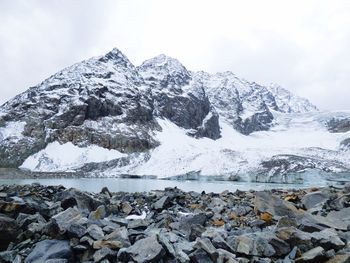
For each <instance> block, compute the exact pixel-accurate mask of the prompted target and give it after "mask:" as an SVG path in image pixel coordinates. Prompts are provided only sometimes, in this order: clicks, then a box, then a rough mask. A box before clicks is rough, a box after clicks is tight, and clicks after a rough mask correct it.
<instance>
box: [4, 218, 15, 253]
mask: <svg viewBox="0 0 350 263" xmlns="http://www.w3.org/2000/svg"><path fill="white" fill-rule="evenodd" d="M18 234H19V226H18V225H17V223H16V221H15V220H14V219H12V218H10V217H7V216H5V215H1V214H0V251H1V250H4V249H6V248H7V246H8V245H9V244H10V242H11V241H14V240H15V239H16V237H17V235H18Z"/></svg>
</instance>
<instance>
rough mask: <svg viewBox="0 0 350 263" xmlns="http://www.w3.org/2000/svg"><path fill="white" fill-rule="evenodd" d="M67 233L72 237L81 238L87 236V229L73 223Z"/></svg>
mask: <svg viewBox="0 0 350 263" xmlns="http://www.w3.org/2000/svg"><path fill="white" fill-rule="evenodd" d="M66 231H67V233H68V235H69V236H70V237H77V238H81V237H82V236H83V235H85V234H86V227H85V226H83V225H81V224H78V223H72V224H71V225H69V227H68V229H67V230H66Z"/></svg>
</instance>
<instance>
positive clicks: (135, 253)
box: [118, 236, 165, 263]
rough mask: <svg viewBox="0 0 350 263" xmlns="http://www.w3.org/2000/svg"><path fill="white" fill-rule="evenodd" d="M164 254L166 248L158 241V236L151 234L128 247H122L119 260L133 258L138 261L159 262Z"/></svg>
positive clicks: (139, 262)
mask: <svg viewBox="0 0 350 263" xmlns="http://www.w3.org/2000/svg"><path fill="white" fill-rule="evenodd" d="M164 255H165V250H164V248H163V247H162V246H161V245H160V244H159V243H158V240H157V238H156V236H151V237H147V238H143V239H140V240H138V241H136V242H135V244H133V245H132V246H130V247H128V248H122V249H120V250H119V252H118V260H119V261H128V260H133V261H136V262H138V263H148V262H158V261H159V260H160V259H162V257H163V256H164Z"/></svg>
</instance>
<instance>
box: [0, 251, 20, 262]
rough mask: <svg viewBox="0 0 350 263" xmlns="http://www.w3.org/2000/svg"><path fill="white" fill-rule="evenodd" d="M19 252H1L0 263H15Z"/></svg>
mask: <svg viewBox="0 0 350 263" xmlns="http://www.w3.org/2000/svg"><path fill="white" fill-rule="evenodd" d="M17 254H18V253H17V252H16V251H13V250H7V251H3V252H0V262H11V263H12V262H13V261H15V258H16V256H17Z"/></svg>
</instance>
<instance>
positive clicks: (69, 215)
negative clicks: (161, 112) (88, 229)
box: [51, 207, 82, 232]
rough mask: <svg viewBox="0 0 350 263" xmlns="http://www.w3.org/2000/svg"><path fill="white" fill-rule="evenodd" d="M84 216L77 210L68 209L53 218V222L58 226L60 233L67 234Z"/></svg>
mask: <svg viewBox="0 0 350 263" xmlns="http://www.w3.org/2000/svg"><path fill="white" fill-rule="evenodd" d="M81 218H82V214H81V213H80V211H79V210H78V209H77V208H72V207H70V208H68V209H66V210H65V211H63V212H61V213H59V214H57V215H55V216H53V217H52V219H51V221H52V222H53V223H54V224H55V225H57V227H58V228H59V230H60V231H62V232H66V231H67V230H68V229H69V228H70V226H71V225H72V224H78V221H79V220H80V219H81Z"/></svg>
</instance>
